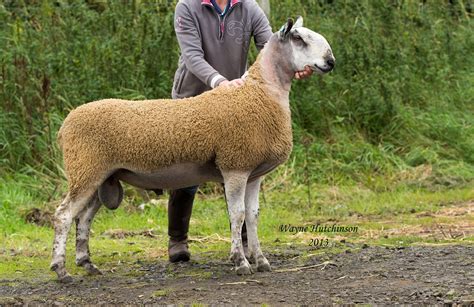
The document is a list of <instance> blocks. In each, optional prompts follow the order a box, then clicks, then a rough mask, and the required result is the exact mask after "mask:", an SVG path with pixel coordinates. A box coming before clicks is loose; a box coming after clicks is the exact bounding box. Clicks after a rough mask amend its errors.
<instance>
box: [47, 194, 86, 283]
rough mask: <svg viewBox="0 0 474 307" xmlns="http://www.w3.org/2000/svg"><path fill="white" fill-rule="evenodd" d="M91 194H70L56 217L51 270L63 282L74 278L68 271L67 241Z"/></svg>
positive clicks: (57, 211) (59, 208)
mask: <svg viewBox="0 0 474 307" xmlns="http://www.w3.org/2000/svg"><path fill="white" fill-rule="evenodd" d="M90 196H91V194H85V193H83V195H80V196H76V197H75V198H74V199H73V198H71V197H70V195H69V194H68V195H67V196H66V198H65V199H64V201H63V202H62V203H61V205H59V207H58V209H57V210H56V213H55V215H54V242H53V259H52V261H51V270H53V271H55V272H56V274H57V275H58V279H59V281H61V282H71V281H72V277H71V276H70V275H69V274H68V273H67V271H66V241H67V235H68V233H69V230H70V229H71V224H72V221H73V220H74V218H75V217H76V216H77V215H78V213H79V212H81V211H82V210H83V209H84V207H85V206H86V205H87V203H88V202H89V199H90Z"/></svg>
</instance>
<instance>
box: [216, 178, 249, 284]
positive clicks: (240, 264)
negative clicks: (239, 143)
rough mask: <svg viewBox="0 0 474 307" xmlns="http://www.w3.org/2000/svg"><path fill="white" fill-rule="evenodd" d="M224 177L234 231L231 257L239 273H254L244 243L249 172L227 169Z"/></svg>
mask: <svg viewBox="0 0 474 307" xmlns="http://www.w3.org/2000/svg"><path fill="white" fill-rule="evenodd" d="M222 175H223V177H224V185H225V195H226V200H227V209H228V211H229V217H230V226H231V232H232V234H231V235H232V243H231V250H230V259H231V261H233V262H234V264H235V265H236V272H237V274H238V275H248V274H251V273H252V268H251V266H250V263H249V262H248V260H247V259H246V258H245V255H244V248H243V245H242V225H243V223H244V219H245V204H244V197H245V186H246V184H247V180H248V175H249V173H248V172H242V171H226V172H222Z"/></svg>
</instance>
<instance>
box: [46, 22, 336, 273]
mask: <svg viewBox="0 0 474 307" xmlns="http://www.w3.org/2000/svg"><path fill="white" fill-rule="evenodd" d="M334 61H335V60H334V56H333V54H332V51H331V47H330V46H329V44H328V42H327V41H326V39H325V38H324V37H323V36H321V35H320V34H318V33H315V32H313V31H311V30H309V29H307V28H304V27H303V20H302V18H301V17H300V18H298V20H297V21H296V23H295V24H293V20H291V19H289V20H288V22H287V23H286V24H285V25H284V26H283V27H282V28H281V30H280V31H278V32H277V33H275V34H274V35H273V36H272V37H271V39H270V41H269V42H268V43H267V44H266V46H265V48H264V49H263V50H262V51H261V53H260V55H259V57H258V59H257V61H256V62H255V64H254V65H253V66H252V67H251V68H250V70H249V74H248V76H247V78H246V80H245V82H244V85H243V86H241V87H239V88H221V87H219V88H216V89H214V90H212V91H209V92H206V93H204V94H202V95H199V96H196V97H192V98H186V99H180V100H171V99H160V100H145V101H127V100H119V99H107V100H100V101H95V102H91V103H88V104H84V105H82V106H80V107H78V108H76V109H75V110H73V111H72V112H71V113H70V114H69V115H68V116H67V118H66V119H65V121H64V123H63V125H62V127H61V129H60V131H59V136H58V140H59V144H60V146H61V149H62V151H63V156H64V167H65V171H66V174H67V179H68V186H69V191H68V194H67V196H66V198H65V199H64V201H63V202H62V203H61V205H60V206H59V207H58V209H57V210H56V214H55V238H54V245H53V258H52V263H51V269H52V270H53V271H55V272H56V273H57V275H58V278H59V280H60V281H63V282H68V281H71V280H72V277H71V276H70V275H69V274H68V273H67V272H66V268H65V253H66V239H67V235H68V232H69V229H70V227H71V224H72V221H73V220H75V221H76V226H77V232H76V263H77V265H80V266H83V267H84V268H85V269H86V270H87V271H88V272H89V273H91V274H100V271H99V270H98V269H97V267H96V266H95V265H94V264H92V262H91V260H90V255H89V242H88V241H89V230H90V225H91V222H92V219H93V218H94V215H95V214H96V212H97V210H98V209H99V207H100V206H101V204H105V205H106V206H107V207H109V208H116V207H118V205H119V203H120V201H121V199H122V195H123V192H122V188H121V186H120V181H124V182H127V183H130V184H132V185H134V186H137V187H140V188H144V189H177V188H183V187H188V186H194V185H198V184H201V183H204V182H207V181H215V182H223V183H224V186H225V195H226V200H227V205H228V211H229V215H230V222H231V232H232V245H231V259H232V261H233V262H234V263H235V265H236V271H237V273H238V274H250V273H252V269H251V267H250V264H249V262H248V261H247V259H246V257H245V255H244V251H243V247H242V239H241V229H242V224H243V222H244V219H245V221H246V225H247V232H248V242H249V255H250V256H251V258H252V259H253V260H254V261H255V263H256V268H257V270H258V271H268V270H270V264H269V263H268V261H267V259H266V258H265V256H264V255H263V254H262V251H261V249H260V243H259V241H258V237H257V218H258V206H259V204H258V193H259V188H260V182H261V180H262V176H263V175H265V174H266V173H268V172H270V171H271V170H273V169H274V168H275V167H277V166H278V165H280V164H282V163H284V162H285V161H286V160H287V159H288V156H289V154H290V152H291V149H292V131H291V117H290V107H289V91H290V88H291V81H292V79H293V76H294V75H295V72H296V71H301V70H303V69H304V67H305V66H307V65H308V66H309V67H311V68H312V69H313V70H314V71H315V72H317V73H319V74H323V73H326V72H329V71H330V70H332V68H333V66H334ZM176 140H180V141H179V142H177V141H176Z"/></svg>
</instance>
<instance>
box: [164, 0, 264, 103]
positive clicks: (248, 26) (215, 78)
mask: <svg viewBox="0 0 474 307" xmlns="http://www.w3.org/2000/svg"><path fill="white" fill-rule="evenodd" d="M174 28H175V32H176V37H177V38H178V43H179V46H180V49H181V55H180V58H179V63H178V69H177V70H176V73H175V76H174V82H173V90H172V97H173V98H175V99H176V98H185V97H191V96H196V95H199V94H201V93H203V92H205V91H207V90H209V89H211V88H214V87H216V86H218V85H219V84H220V83H221V82H222V81H224V80H226V79H227V80H233V79H236V78H240V77H241V76H242V75H243V74H244V73H245V71H246V69H247V54H248V50H249V46H250V39H251V37H252V36H253V37H254V40H255V44H256V46H257V48H258V49H259V50H260V49H262V48H263V46H264V45H265V43H266V42H267V41H268V40H269V39H270V36H271V35H272V29H271V27H270V25H269V22H268V19H267V17H266V16H265V14H264V13H263V11H262V9H261V8H260V7H259V6H258V4H257V3H256V2H255V0H231V6H230V8H229V10H228V12H227V14H226V15H225V16H224V17H223V18H222V17H220V16H219V14H218V13H217V12H216V10H215V9H214V7H213V6H212V4H211V1H210V0H180V1H179V2H178V4H177V5H176V11H175V20H174Z"/></svg>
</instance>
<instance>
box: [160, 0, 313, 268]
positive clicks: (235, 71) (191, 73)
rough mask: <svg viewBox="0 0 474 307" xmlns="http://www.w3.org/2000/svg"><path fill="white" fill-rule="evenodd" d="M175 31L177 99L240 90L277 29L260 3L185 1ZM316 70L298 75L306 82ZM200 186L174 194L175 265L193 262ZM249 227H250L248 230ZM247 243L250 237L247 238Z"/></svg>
mask: <svg viewBox="0 0 474 307" xmlns="http://www.w3.org/2000/svg"><path fill="white" fill-rule="evenodd" d="M174 27H175V32H176V37H177V39H178V43H179V46H180V49H181V56H180V58H179V63H178V69H177V70H176V74H175V76H174V83H173V90H172V98H174V99H177V98H186V97H192V96H196V95H199V94H201V93H203V92H205V91H207V90H210V89H212V88H215V87H217V86H240V85H242V84H243V80H242V79H241V76H242V75H243V74H244V73H245V71H246V70H247V55H248V51H249V46H250V39H251V37H252V36H253V38H254V40H255V44H256V46H257V48H258V50H261V49H262V48H263V46H264V45H265V43H266V42H267V41H268V40H269V39H270V36H271V35H272V29H271V27H270V24H269V22H268V19H267V18H266V16H265V14H264V13H263V11H262V10H261V9H260V7H259V6H258V4H257V3H256V2H255V0H181V1H179V2H178V4H177V5H176V10H175V21H174ZM311 73H312V70H311V69H309V68H308V69H307V70H305V71H302V72H297V73H296V75H295V77H296V78H298V79H300V78H305V77H308V76H309V75H311ZM197 188H198V187H197V186H195V187H189V188H184V189H179V190H173V191H171V193H170V199H169V204H168V235H169V236H170V241H169V245H168V254H169V259H170V261H171V262H178V261H188V260H189V258H190V253H189V251H188V244H187V238H188V229H189V220H190V218H191V212H192V207H193V201H194V196H195V194H196V191H197ZM244 227H245V224H244ZM242 237H243V241H244V242H245V241H246V235H245V231H243V233H242Z"/></svg>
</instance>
